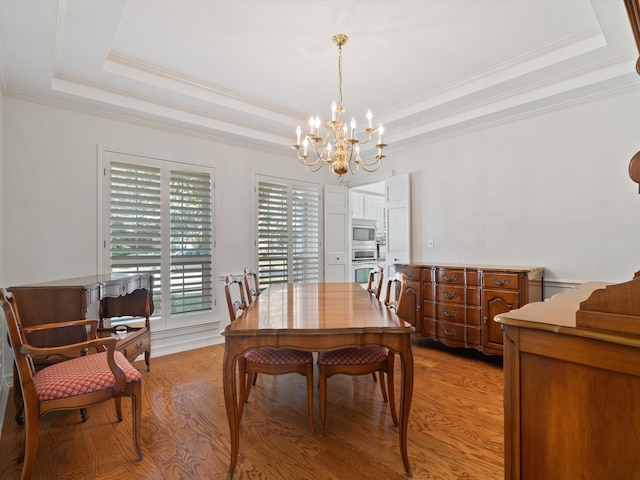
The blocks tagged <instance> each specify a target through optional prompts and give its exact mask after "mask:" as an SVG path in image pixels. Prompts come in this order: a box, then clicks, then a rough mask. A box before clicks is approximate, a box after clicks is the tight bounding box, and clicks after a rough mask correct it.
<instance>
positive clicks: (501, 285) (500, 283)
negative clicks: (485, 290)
mask: <svg viewBox="0 0 640 480" xmlns="http://www.w3.org/2000/svg"><path fill="white" fill-rule="evenodd" d="M491 281H492V282H493V283H494V284H496V285H498V286H499V287H503V286H505V285H507V284H508V283H509V279H508V278H505V279H504V280H502V281H500V280H498V279H497V278H496V277H493V278H492V279H491Z"/></svg>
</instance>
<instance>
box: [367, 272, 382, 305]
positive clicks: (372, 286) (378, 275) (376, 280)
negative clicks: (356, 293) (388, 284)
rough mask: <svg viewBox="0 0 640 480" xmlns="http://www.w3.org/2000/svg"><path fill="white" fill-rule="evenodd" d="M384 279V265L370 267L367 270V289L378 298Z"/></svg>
mask: <svg viewBox="0 0 640 480" xmlns="http://www.w3.org/2000/svg"><path fill="white" fill-rule="evenodd" d="M383 280H384V267H376V268H372V269H371V271H370V272H369V281H368V283H367V291H368V292H369V293H370V294H371V295H373V296H374V297H376V299H378V300H380V293H381V292H382V282H383Z"/></svg>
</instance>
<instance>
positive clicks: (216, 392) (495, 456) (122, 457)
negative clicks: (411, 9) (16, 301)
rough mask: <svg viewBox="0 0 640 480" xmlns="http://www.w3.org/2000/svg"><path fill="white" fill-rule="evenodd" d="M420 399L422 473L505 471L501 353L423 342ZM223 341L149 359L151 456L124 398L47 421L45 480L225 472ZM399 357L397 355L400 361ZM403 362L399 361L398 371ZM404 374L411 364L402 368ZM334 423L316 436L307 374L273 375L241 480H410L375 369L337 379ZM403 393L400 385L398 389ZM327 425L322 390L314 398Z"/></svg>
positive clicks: (41, 460)
mask: <svg viewBox="0 0 640 480" xmlns="http://www.w3.org/2000/svg"><path fill="white" fill-rule="evenodd" d="M413 350H414V365H415V379H414V395H413V404H412V407H411V414H410V420H409V432H408V451H409V460H410V462H411V465H412V467H413V478H415V479H438V480H447V479H478V480H489V479H502V478H503V477H504V473H503V471H504V461H503V452H504V448H503V401H502V397H503V395H502V392H503V375H502V365H501V358H500V357H485V356H483V355H482V354H479V353H478V352H475V351H473V350H464V349H449V348H446V347H443V346H441V345H439V344H437V343H433V342H422V341H420V340H415V341H414V349H413ZM223 352H224V346H223V345H216V346H213V347H208V348H203V349H198V350H192V351H189V352H184V353H179V354H174V355H167V356H163V357H157V358H153V357H152V359H151V371H150V372H146V371H145V370H144V368H143V366H144V365H143V362H139V363H136V366H138V367H139V368H140V369H141V371H143V392H144V398H143V403H142V412H143V413H142V417H143V423H142V439H141V442H142V453H143V460H142V461H141V462H137V461H136V460H135V454H134V449H133V443H132V439H131V415H130V414H131V403H130V401H128V399H124V400H123V402H122V404H123V417H124V418H123V422H121V423H117V422H116V421H115V420H116V419H115V411H114V407H113V403H112V402H108V403H103V404H101V405H96V406H93V407H91V408H89V415H90V418H89V421H88V422H86V423H82V422H81V420H80V414H79V413H78V412H76V411H72V412H56V413H53V414H49V415H47V416H45V417H44V418H43V421H42V423H41V429H40V449H39V452H38V458H37V462H36V466H35V471H34V476H33V478H34V480H37V479H41V480H45V479H46V480H49V479H57V480H71V479H74V480H75V479H119V480H120V479H154V480H155V479H171V480H173V479H185V480H187V479H189V480H192V479H207V480H209V479H223V478H225V476H226V472H227V468H228V461H229V427H228V423H227V417H226V413H225V408H224V397H223V393H222V357H223ZM398 363H399V362H396V364H398ZM397 368H399V367H397ZM398 373H399V371H398ZM328 386H329V392H328V405H327V425H326V428H325V433H324V435H323V436H319V435H317V434H316V435H311V434H310V432H309V429H308V426H307V419H306V407H305V404H306V390H305V384H304V377H302V376H298V375H285V376H278V377H269V376H266V375H261V376H259V378H258V382H257V384H256V386H255V387H254V388H253V389H252V392H251V397H250V399H249V403H248V404H247V406H246V408H245V410H244V415H243V419H242V424H241V437H240V456H239V460H238V466H237V468H236V471H235V476H234V478H235V479H238V480H243V479H244V480H246V479H253V480H255V479H274V480H281V479H295V480H303V479H309V480H311V479H314V480H315V479H326V480H338V479H349V480H350V479H359V480H360V479H372V480H373V479H385V480H395V479H403V478H406V476H405V474H404V469H403V466H402V460H401V458H400V449H399V446H398V435H397V428H396V427H394V426H393V423H392V421H391V416H390V413H389V409H388V407H387V405H386V404H384V403H383V402H382V396H381V394H380V388H379V386H378V385H377V384H374V383H373V380H372V378H371V376H362V377H347V376H342V375H341V376H336V377H333V378H331V379H329V383H328ZM396 392H398V387H396ZM314 402H315V405H314V410H315V413H314V415H315V421H316V425H317V424H318V421H319V416H320V415H319V406H318V392H317V389H316V395H315V398H314ZM14 415H15V411H14V407H13V401H12V398H10V399H9V406H8V408H7V411H6V412H5V417H4V425H3V429H2V437H1V438H0V452H2V454H1V455H0V477H1V478H3V479H5V480H13V479H19V478H20V470H21V465H19V464H17V463H16V458H17V456H18V453H19V451H20V442H21V439H22V429H23V427H20V426H18V425H16V423H15V421H14V419H13V417H14Z"/></svg>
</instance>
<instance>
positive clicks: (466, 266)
mask: <svg viewBox="0 0 640 480" xmlns="http://www.w3.org/2000/svg"><path fill="white" fill-rule="evenodd" d="M394 265H397V266H401V267H424V268H459V269H467V270H469V269H471V270H491V271H496V270H497V271H501V272H539V273H541V274H544V267H532V266H514V265H481V264H473V263H446V262H443V263H434V262H419V263H395V264H394Z"/></svg>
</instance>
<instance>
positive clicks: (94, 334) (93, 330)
mask: <svg viewBox="0 0 640 480" xmlns="http://www.w3.org/2000/svg"><path fill="white" fill-rule="evenodd" d="M82 326H89V327H90V328H89V331H88V334H89V339H95V338H98V320H97V319H95V318H85V319H80V320H69V321H68V322H57V323H41V324H39V325H32V326H29V327H23V331H24V333H27V334H29V333H33V332H41V331H43V330H51V329H54V328H68V327H82Z"/></svg>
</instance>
